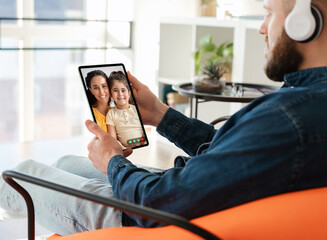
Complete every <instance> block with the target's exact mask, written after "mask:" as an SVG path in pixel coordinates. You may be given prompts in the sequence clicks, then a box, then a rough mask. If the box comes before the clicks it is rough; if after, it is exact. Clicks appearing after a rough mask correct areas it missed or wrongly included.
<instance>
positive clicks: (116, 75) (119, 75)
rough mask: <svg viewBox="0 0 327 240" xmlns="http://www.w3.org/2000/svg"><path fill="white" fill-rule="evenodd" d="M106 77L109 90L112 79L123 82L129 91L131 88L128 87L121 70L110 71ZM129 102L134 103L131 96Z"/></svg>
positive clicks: (112, 82)
mask: <svg viewBox="0 0 327 240" xmlns="http://www.w3.org/2000/svg"><path fill="white" fill-rule="evenodd" d="M108 79H109V89H110V92H111V89H112V86H113V84H114V81H119V82H121V83H123V84H124V85H125V87H126V88H127V90H128V91H129V92H130V91H131V89H130V88H129V85H128V82H127V79H126V76H125V74H124V73H123V72H122V71H113V72H111V73H110V75H109V78H108ZM129 103H130V104H134V102H133V99H132V97H130V98H129Z"/></svg>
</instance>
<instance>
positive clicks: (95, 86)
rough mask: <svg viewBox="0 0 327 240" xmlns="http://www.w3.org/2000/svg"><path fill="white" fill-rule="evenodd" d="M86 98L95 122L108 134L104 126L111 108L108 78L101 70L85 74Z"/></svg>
mask: <svg viewBox="0 0 327 240" xmlns="http://www.w3.org/2000/svg"><path fill="white" fill-rule="evenodd" d="M85 82H86V86H87V88H88V90H87V97H88V100H89V102H90V105H91V106H92V110H93V113H94V117H95V120H96V122H97V124H98V125H99V126H100V127H101V128H102V130H103V131H105V132H108V130H107V125H106V115H107V113H108V110H109V109H110V108H111V107H110V106H109V105H110V91H109V87H108V85H109V84H108V76H107V75H106V74H105V73H104V72H103V71H101V70H94V71H91V72H89V73H88V74H87V76H86V78H85Z"/></svg>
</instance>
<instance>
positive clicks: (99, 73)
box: [85, 70, 110, 106]
mask: <svg viewBox="0 0 327 240" xmlns="http://www.w3.org/2000/svg"><path fill="white" fill-rule="evenodd" d="M96 76H102V77H103V78H104V79H106V82H107V85H108V87H109V79H108V76H107V74H105V73H104V72H103V71H101V70H94V71H91V72H88V73H87V75H86V78H85V82H86V86H87V98H88V100H89V102H90V104H91V106H94V105H95V104H96V103H97V100H96V98H95V97H94V96H93V94H92V93H91V91H90V88H91V81H92V78H94V77H96ZM109 105H110V98H109V101H108V106H109Z"/></svg>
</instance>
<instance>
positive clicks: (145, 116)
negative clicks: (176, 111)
mask: <svg viewBox="0 0 327 240" xmlns="http://www.w3.org/2000/svg"><path fill="white" fill-rule="evenodd" d="M127 74H128V79H129V80H130V82H131V85H132V89H133V94H134V96H135V98H136V101H137V104H138V107H139V110H140V114H141V117H142V120H143V123H144V124H148V125H152V126H155V127H157V126H158V124H159V122H160V121H161V119H162V117H163V116H164V115H165V113H166V112H167V110H168V106H167V105H165V104H163V103H162V102H161V101H160V100H159V99H158V98H157V97H156V96H155V95H154V94H153V93H152V92H151V91H150V89H149V88H148V87H147V86H145V85H144V84H142V83H141V82H139V81H138V80H137V79H136V78H135V77H134V76H133V75H132V74H131V73H130V72H128V73H127Z"/></svg>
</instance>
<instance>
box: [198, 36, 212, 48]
mask: <svg viewBox="0 0 327 240" xmlns="http://www.w3.org/2000/svg"><path fill="white" fill-rule="evenodd" d="M211 43H212V37H211V35H210V34H207V35H204V36H203V37H201V38H200V40H199V44H200V48H204V46H205V45H207V44H211Z"/></svg>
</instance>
